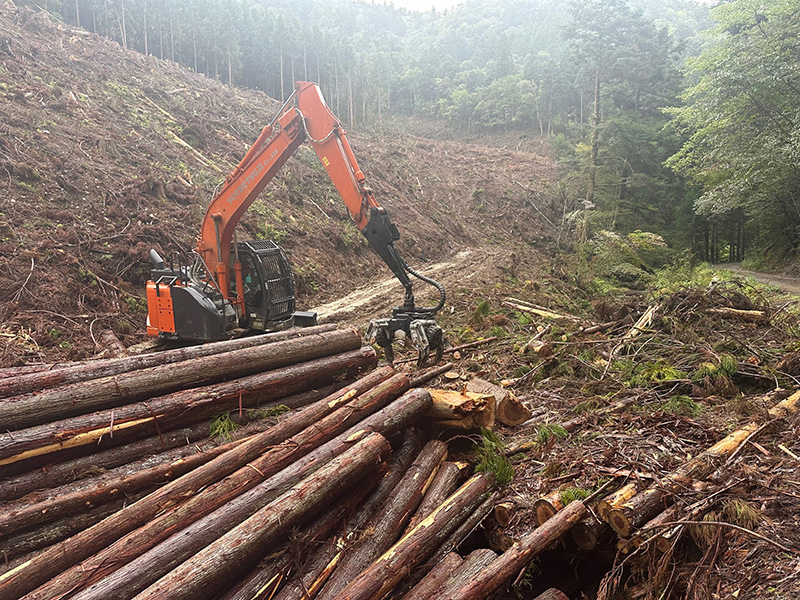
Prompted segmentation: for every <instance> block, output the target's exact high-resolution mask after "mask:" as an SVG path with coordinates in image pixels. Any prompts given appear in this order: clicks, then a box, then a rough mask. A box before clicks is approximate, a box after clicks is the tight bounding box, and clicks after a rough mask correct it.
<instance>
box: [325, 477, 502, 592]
mask: <svg viewBox="0 0 800 600" xmlns="http://www.w3.org/2000/svg"><path fill="white" fill-rule="evenodd" d="M493 487H494V482H493V481H492V479H491V477H490V476H487V475H486V474H484V473H481V474H478V475H475V476H473V477H472V478H470V479H469V480H468V481H467V482H466V483H465V484H464V485H462V486H461V487H460V488H459V489H458V490H457V491H456V492H455V493H454V494H453V495H451V496H450V497H449V498H448V499H447V500H445V501H444V502H443V503H442V504H440V505H439V507H438V508H437V509H436V510H435V511H434V512H433V513H432V514H431V515H429V516H428V517H427V518H426V519H423V520H422V521H421V522H420V523H419V525H417V526H416V527H415V528H414V529H412V530H411V531H410V532H408V533H407V534H405V535H404V536H403V537H402V538H400V539H399V540H398V541H397V542H396V543H395V544H394V545H393V546H392V547H391V548H389V549H388V550H387V551H386V552H385V553H384V554H383V555H382V556H381V557H380V558H378V559H377V560H376V561H375V562H373V563H372V564H371V565H370V566H369V567H367V568H366V569H365V570H364V571H363V572H362V573H361V574H360V575H359V576H358V577H356V578H355V579H354V580H353V581H351V582H350V583H349V584H348V585H347V587H345V588H344V589H343V590H342V591H341V592H340V593H339V594H338V595H337V596H336V600H381V599H382V598H384V597H386V595H387V594H389V592H391V591H392V589H394V587H395V586H396V585H397V583H398V582H399V581H400V580H401V579H403V578H404V577H405V576H406V575H408V574H409V573H410V572H411V571H412V570H413V569H414V568H415V567H416V566H417V565H419V564H421V563H423V562H424V561H425V560H427V558H428V557H429V556H430V554H431V553H432V552H433V551H434V550H435V549H436V548H437V547H438V546H440V545H441V544H442V542H443V540H446V539H447V537H448V536H449V535H450V534H451V533H453V531H455V530H456V528H457V527H458V526H459V525H460V524H461V523H462V522H463V521H464V520H465V519H466V518H467V516H468V515H469V514H470V513H472V512H473V511H474V510H475V506H477V505H478V503H479V502H480V499H481V497H482V496H483V495H484V494H486V493H487V492H489V491H490V490H491V489H492V488H493Z"/></svg>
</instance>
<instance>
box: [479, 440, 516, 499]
mask: <svg viewBox="0 0 800 600" xmlns="http://www.w3.org/2000/svg"><path fill="white" fill-rule="evenodd" d="M475 454H476V458H477V464H476V465H475V471H476V472H485V473H492V474H493V475H494V476H495V478H496V479H497V483H498V485H500V486H506V485H508V484H509V483H511V480H512V479H513V478H514V466H513V465H512V464H511V461H510V460H508V458H507V457H506V455H505V454H504V452H503V442H502V441H501V440H500V438H499V437H497V435H496V434H495V433H494V432H493V431H491V430H490V429H481V441H480V443H479V444H478V446H477V448H476V449H475Z"/></svg>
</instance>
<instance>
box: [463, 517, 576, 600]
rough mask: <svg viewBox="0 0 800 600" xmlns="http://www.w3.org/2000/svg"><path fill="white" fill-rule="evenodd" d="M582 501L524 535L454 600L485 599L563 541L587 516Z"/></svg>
mask: <svg viewBox="0 0 800 600" xmlns="http://www.w3.org/2000/svg"><path fill="white" fill-rule="evenodd" d="M587 512H588V511H587V509H586V507H585V506H584V505H583V503H582V502H577V501H576V502H572V503H570V504H569V505H567V506H566V507H565V508H564V509H563V510H561V511H559V512H558V513H557V514H556V515H555V516H554V517H553V518H551V519H550V520H549V521H547V522H546V523H545V524H544V525H541V526H539V527H537V528H536V529H534V530H533V531H532V532H531V533H529V534H528V535H526V536H524V537H523V538H522V539H520V540H519V541H518V542H515V543H514V545H513V546H512V547H511V548H510V549H509V550H508V551H506V552H504V553H503V554H502V555H501V556H500V557H499V558H498V559H497V560H495V561H494V562H492V564H491V565H489V566H488V567H487V568H486V569H484V570H483V571H482V572H481V576H480V578H476V579H473V580H472V581H470V582H469V583H467V584H466V585H464V586H462V587H461V588H459V589H458V590H457V591H456V592H454V593H453V594H452V595H451V596H450V598H451V600H467V599H469V600H483V599H484V598H488V597H490V596H491V595H492V594H494V593H495V592H496V591H497V590H499V589H500V587H501V586H502V585H503V584H505V583H506V582H507V581H509V580H510V579H511V578H513V577H514V576H516V575H517V573H519V572H520V571H521V570H522V569H524V568H525V567H527V566H528V565H529V564H530V562H531V560H533V559H534V558H535V557H536V556H538V555H539V554H541V553H542V552H543V551H544V550H546V549H547V548H548V547H549V546H550V545H551V544H552V543H553V542H555V541H556V540H558V539H559V538H561V536H562V535H564V534H565V533H567V532H568V531H569V530H570V528H571V527H572V526H573V525H575V523H577V522H579V521H580V520H581V519H582V518H583V517H585V516H586V514H587Z"/></svg>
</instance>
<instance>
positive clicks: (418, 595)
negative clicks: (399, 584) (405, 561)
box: [401, 552, 464, 600]
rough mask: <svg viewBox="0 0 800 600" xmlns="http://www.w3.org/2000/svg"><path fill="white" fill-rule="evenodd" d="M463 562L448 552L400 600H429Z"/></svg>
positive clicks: (457, 556) (456, 555) (454, 554)
mask: <svg viewBox="0 0 800 600" xmlns="http://www.w3.org/2000/svg"><path fill="white" fill-rule="evenodd" d="M463 562H464V560H463V559H462V558H461V557H460V556H459V555H458V554H456V553H455V552H450V553H448V554H446V555H445V557H444V558H443V559H442V560H440V561H439V563H438V564H437V565H436V566H435V567H433V569H431V571H430V573H428V574H427V575H426V576H425V577H423V578H422V580H421V581H420V582H419V583H418V584H417V585H416V586H414V588H413V589H412V590H411V591H410V592H408V593H407V594H406V595H405V596H403V597H402V598H401V600H430V598H432V597H433V596H434V594H435V593H436V592H437V591H438V590H439V589H441V588H442V586H444V584H445V582H446V581H447V579H448V578H449V577H450V575H451V574H452V573H453V572H454V571H455V570H456V569H458V567H460V566H461V564H462V563H463Z"/></svg>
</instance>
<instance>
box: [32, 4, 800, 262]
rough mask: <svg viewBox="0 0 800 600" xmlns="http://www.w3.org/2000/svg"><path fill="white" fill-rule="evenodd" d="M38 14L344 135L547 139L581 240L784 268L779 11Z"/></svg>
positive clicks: (793, 90) (212, 9)
mask: <svg viewBox="0 0 800 600" xmlns="http://www.w3.org/2000/svg"><path fill="white" fill-rule="evenodd" d="M17 4H30V5H36V6H40V5H42V3H41V1H40V0H18V1H17ZM44 7H45V8H47V9H48V10H50V11H51V12H52V13H53V14H54V15H55V16H56V17H57V18H60V19H63V20H65V21H67V22H69V23H73V24H79V25H81V26H82V27H85V28H87V29H89V30H90V31H94V32H97V33H100V34H102V35H105V36H107V37H110V38H111V39H114V40H116V41H118V42H119V43H120V44H121V45H123V46H124V47H127V48H132V49H136V50H138V51H140V52H143V53H145V54H152V55H155V56H157V57H159V58H164V59H170V60H174V61H177V62H179V63H181V64H183V65H186V66H188V67H190V68H192V69H193V70H195V71H197V72H200V73H204V74H207V75H209V76H211V77H213V78H215V79H218V80H220V81H222V82H226V83H233V84H235V85H239V86H244V87H250V88H256V89H260V90H263V91H265V92H266V93H267V94H269V95H270V96H271V97H273V98H275V99H277V100H283V99H285V98H286V97H287V95H288V94H289V93H290V92H291V88H292V85H293V82H294V81H295V80H298V79H305V80H313V81H317V82H320V83H321V85H322V87H323V90H324V91H325V93H326V95H327V97H328V99H329V102H330V104H331V106H332V107H333V109H334V111H335V112H336V113H337V114H338V115H340V116H341V117H342V118H343V119H344V120H345V122H347V123H350V124H351V125H356V126H357V127H362V128H363V127H388V126H391V127H393V128H404V127H408V128H411V127H413V129H414V130H415V131H416V132H418V133H419V132H422V133H424V134H433V133H432V132H436V133H435V134H436V135H438V136H439V137H442V136H448V137H459V136H461V137H463V136H470V139H475V136H481V135H484V136H487V135H492V136H495V137H493V138H492V139H494V140H496V139H497V137H496V136H497V135H498V134H500V135H509V134H510V135H511V136H512V137H517V139H519V136H524V137H526V138H527V139H530V138H531V137H534V136H537V137H540V138H547V140H548V142H549V145H550V147H551V149H552V152H553V154H554V156H555V157H556V158H557V159H558V161H559V162H560V163H561V165H562V167H563V169H562V174H561V189H562V195H563V198H564V200H565V202H566V205H567V206H566V208H567V211H566V213H567V214H568V215H569V216H570V219H571V222H572V224H573V225H574V226H575V228H576V230H577V233H578V237H579V239H583V238H584V237H585V236H591V235H592V234H593V233H595V232H597V231H599V230H612V231H618V232H622V233H625V232H630V231H634V230H637V229H645V230H649V231H654V232H656V233H659V234H660V235H662V236H663V237H665V239H667V241H668V242H669V243H670V244H671V245H672V246H673V247H675V248H679V249H681V248H689V249H692V250H693V251H694V252H695V253H696V254H697V255H698V256H700V257H701V258H704V259H708V260H714V261H725V260H741V259H742V258H744V257H745V250H746V249H750V252H749V254H748V256H747V257H748V258H750V259H751V260H752V259H755V258H758V257H760V256H761V254H762V251H764V250H765V249H766V250H767V251H768V255H769V257H770V258H774V259H777V260H782V259H783V260H785V259H786V258H788V257H791V256H793V253H794V252H795V250H796V246H797V226H798V224H800V210H799V209H798V206H797V204H796V200H795V197H796V193H797V180H798V171H797V167H796V164H797V161H796V160H794V150H792V148H793V147H794V146H796V144H794V143H793V142H792V140H794V139H795V136H796V130H795V126H796V125H795V123H796V120H797V118H796V117H797V110H796V108H795V107H796V106H797V98H796V95H797V89H798V85H797V69H796V66H797V61H798V59H797V52H796V43H797V42H796V39H797V33H798V16H797V6H796V3H794V2H791V1H788V0H785V1H779V2H763V1H760V0H735V1H733V2H726V3H724V4H723V5H722V6H720V7H718V8H711V9H710V8H709V6H708V5H707V4H703V3H697V2H692V1H690V0H591V1H588V2H575V3H573V4H572V5H565V4H564V3H563V2H561V1H560V0H501V1H496V0H493V1H488V0H468V1H466V2H464V3H463V4H462V5H459V6H458V7H457V8H455V9H453V10H450V11H442V12H436V11H435V10H434V11H430V12H425V13H418V12H411V11H406V10H400V9H396V8H394V7H393V6H391V3H388V2H380V3H378V2H375V3H368V2H354V1H352V0H325V1H323V0H164V1H163V2H155V1H153V0H102V1H100V0H63V2H59V0H48V1H47V2H45V3H44ZM723 73H724V74H727V75H725V76H723V77H719V75H720V74H723ZM773 74H774V76H773ZM409 117H413V119H414V123H413V124H409V122H408V121H407V120H404V119H407V118H409ZM398 118H400V119H401V120H400V121H398V120H397V119H398ZM420 120H422V121H421V122H420ZM442 125H446V126H447V130H446V131H444V132H443V131H442ZM500 145H503V144H502V143H501V144H500Z"/></svg>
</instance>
